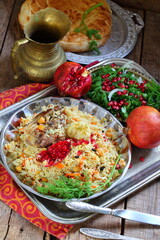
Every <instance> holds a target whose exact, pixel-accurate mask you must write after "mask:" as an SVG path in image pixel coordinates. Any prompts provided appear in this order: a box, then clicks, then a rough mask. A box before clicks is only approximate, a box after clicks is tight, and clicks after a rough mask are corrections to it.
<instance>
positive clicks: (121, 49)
mask: <svg viewBox="0 0 160 240" xmlns="http://www.w3.org/2000/svg"><path fill="white" fill-rule="evenodd" d="M107 3H108V4H109V6H110V8H111V10H112V32H111V36H110V38H109V40H108V41H107V42H106V44H104V45H103V46H102V47H100V48H99V50H100V51H101V54H100V55H97V54H95V53H93V52H83V53H74V52H66V57H67V59H68V60H70V61H74V62H79V63H82V64H88V63H91V62H94V61H102V60H104V59H107V58H115V57H124V56H126V55H127V54H129V53H130V52H131V51H132V49H133V48H134V46H135V44H136V41H137V35H138V33H139V32H140V31H141V29H142V28H143V26H144V23H143V20H142V18H141V17H140V16H139V15H138V14H136V13H133V12H130V11H125V10H124V9H122V8H121V7H120V6H119V5H117V4H116V3H114V2H112V1H110V0H107Z"/></svg>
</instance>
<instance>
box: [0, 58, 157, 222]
mask: <svg viewBox="0 0 160 240" xmlns="http://www.w3.org/2000/svg"><path fill="white" fill-rule="evenodd" d="M113 62H114V63H116V64H120V65H121V64H125V63H128V62H131V60H129V59H122V58H113V59H106V60H104V61H102V62H100V63H98V64H96V65H94V66H92V67H90V68H89V69H90V70H91V71H92V70H93V69H95V68H96V67H98V66H100V65H103V64H104V65H105V64H110V63H113ZM132 66H133V68H134V69H136V70H137V71H140V72H142V73H143V74H144V75H145V76H147V77H148V78H149V79H151V78H152V79H153V77H152V76H151V75H150V74H149V73H148V72H147V71H146V70H145V69H144V68H143V67H141V66H140V65H139V64H137V63H136V62H134V61H132ZM53 91H55V87H54V86H50V87H48V88H46V89H44V90H42V91H40V92H38V93H36V94H34V95H32V96H31V97H28V98H26V99H24V100H22V101H21V102H18V103H15V104H13V105H11V106H9V107H7V108H5V109H3V110H0V116H1V118H3V117H4V120H5V116H6V115H7V113H9V112H10V111H11V112H15V111H16V110H17V109H19V108H21V107H23V106H24V105H26V104H27V103H29V102H31V101H33V100H35V99H40V98H43V97H46V96H51V95H52V94H53ZM11 115H13V114H12V113H11ZM1 118H0V130H1V128H2V127H3V123H1ZM8 119H9V118H8ZM158 148H159V149H158V151H160V146H159V147H158ZM149 151H150V150H149ZM138 170H139V169H138ZM148 171H150V175H148ZM140 172H141V173H143V174H140ZM159 176H160V159H159V157H158V158H157V159H155V160H154V161H152V164H150V165H149V164H148V165H146V164H144V165H143V166H142V168H141V170H140V171H139V172H138V173H137V176H136V178H137V179H138V180H137V181H132V182H130V184H128V183H129V182H128V178H127V181H126V179H124V181H123V182H122V184H121V183H120V184H121V185H122V189H123V191H122V192H120V193H118V194H115V192H114V193H113V196H112V197H111V198H110V199H109V200H108V199H106V198H105V195H106V194H104V195H103V196H101V199H98V200H97V199H96V200H95V201H93V202H92V204H95V205H98V206H103V207H105V206H106V207H108V206H111V205H113V204H115V203H117V202H119V201H120V200H122V199H124V198H125V197H127V196H129V195H130V194H132V193H134V192H135V191H137V190H138V189H140V188H142V187H143V186H145V185H146V184H147V183H149V182H151V181H153V180H154V179H156V178H158V177H159ZM136 178H135V180H136ZM124 185H127V187H126V188H124ZM20 188H21V189H22V190H23V191H24V192H25V194H26V195H27V196H28V197H29V199H30V200H31V201H32V202H33V203H34V204H35V205H36V207H37V208H38V209H39V210H40V211H41V212H42V213H43V214H44V215H45V216H46V217H48V218H49V219H51V220H53V221H56V222H59V223H63V224H77V223H81V222H84V221H86V220H88V219H90V218H91V217H93V216H94V215H96V214H90V213H83V214H82V215H81V216H80V217H69V218H64V217H62V216H59V215H57V213H56V212H51V211H50V209H49V208H47V207H44V205H43V204H42V202H41V199H39V198H37V196H35V195H34V194H31V193H28V192H27V191H26V190H25V189H23V188H22V187H21V186H20ZM111 191H112V190H111ZM49 201H50V200H49ZM56 207H57V206H56ZM59 207H60V209H61V205H60V206H59ZM58 210H59V209H58ZM62 210H63V209H62ZM69 213H70V212H69ZM71 215H72V211H71Z"/></svg>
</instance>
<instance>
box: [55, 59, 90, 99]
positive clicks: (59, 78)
mask: <svg viewBox="0 0 160 240" xmlns="http://www.w3.org/2000/svg"><path fill="white" fill-rule="evenodd" d="M53 83H54V84H55V86H56V87H57V88H58V90H59V93H60V94H61V95H63V96H71V97H75V98H79V97H81V96H83V95H84V94H86V93H87V92H88V91H89V89H90V87H91V83H92V78H91V74H90V72H89V71H88V70H87V68H85V67H83V66H82V65H80V64H79V63H76V62H65V63H63V64H62V65H60V66H59V67H58V68H57V69H56V71H55V74H54V81H53Z"/></svg>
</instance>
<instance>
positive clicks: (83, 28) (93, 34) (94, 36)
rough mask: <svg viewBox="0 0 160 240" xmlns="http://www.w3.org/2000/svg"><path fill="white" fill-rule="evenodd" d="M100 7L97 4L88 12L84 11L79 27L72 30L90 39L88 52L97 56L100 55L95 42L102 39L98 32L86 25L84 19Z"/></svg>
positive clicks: (100, 4) (99, 4)
mask: <svg viewBox="0 0 160 240" xmlns="http://www.w3.org/2000/svg"><path fill="white" fill-rule="evenodd" d="M102 5H103V3H98V4H96V5H94V6H92V7H91V8H89V9H88V10H86V11H85V12H84V13H83V15H82V20H81V23H80V25H79V27H78V28H76V29H75V30H74V31H75V32H76V33H80V32H81V33H84V34H85V35H86V36H87V37H88V38H89V39H91V41H90V43H89V50H91V51H95V52H96V53H97V54H100V51H99V49H98V44H97V41H96V40H99V39H101V38H102V37H101V35H100V33H99V31H98V30H96V29H91V28H89V27H88V26H87V25H86V23H85V19H86V17H87V15H88V14H89V13H90V12H91V11H93V10H94V9H95V8H97V7H100V6H102Z"/></svg>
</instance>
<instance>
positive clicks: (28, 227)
mask: <svg viewBox="0 0 160 240" xmlns="http://www.w3.org/2000/svg"><path fill="white" fill-rule="evenodd" d="M22 2H23V0H0V18H1V24H0V92H1V91H3V90H5V89H9V88H13V87H16V86H20V85H22V84H24V83H26V82H24V81H21V82H20V81H18V80H17V81H16V80H14V79H13V70H12V65H11V59H10V51H11V47H12V46H13V43H14V42H15V40H17V39H19V38H21V37H22V36H23V33H22V31H21V29H20V27H19V24H18V21H17V14H18V12H19V9H20V6H21V4H22ZM116 2H119V4H120V3H122V4H123V6H124V7H129V6H130V7H134V9H132V11H134V12H136V13H138V14H140V15H141V16H142V18H143V19H144V23H145V28H144V29H143V31H142V32H141V33H140V34H139V36H138V40H137V44H136V46H135V48H134V49H133V51H132V52H131V53H130V54H129V55H128V56H126V58H128V59H132V60H134V61H136V62H137V63H139V64H141V65H142V66H143V67H144V68H145V69H146V70H147V71H148V72H149V73H150V74H151V75H152V76H153V77H154V78H155V79H157V80H160V31H159V22H160V11H158V9H160V4H159V1H158V0H157V1H153V0H152V1H140V0H139V1H120V0H117V1H116ZM133 2H134V3H135V4H134V5H133ZM151 2H152V4H151ZM125 3H126V5H125ZM129 3H130V5H129ZM136 3H137V4H136ZM145 3H146V4H147V7H145V6H146V5H145ZM155 4H156V6H157V7H156V9H155V8H154V6H155ZM159 191H160V183H159V180H158V179H157V180H155V181H153V182H152V183H150V184H148V185H146V186H145V187H143V188H142V189H140V190H138V191H137V192H135V193H134V194H132V195H131V196H129V197H127V198H126V199H124V200H123V201H121V202H120V203H118V204H116V205H115V206H113V207H114V208H127V209H133V210H134V209H135V210H138V211H143V212H148V213H152V214H158V215H160V194H159ZM80 227H95V228H100V229H106V230H109V231H112V232H115V233H121V234H124V235H126V236H132V237H137V238H138V237H139V238H142V239H145V240H151V239H152V240H158V239H160V228H159V227H155V226H148V225H145V224H139V223H133V222H129V221H122V220H121V219H119V218H114V217H111V216H106V215H97V216H96V217H94V218H92V219H90V220H89V221H87V222H84V223H81V224H78V225H76V226H75V227H74V228H73V229H72V230H71V231H70V233H69V234H68V235H67V237H66V238H65V240H79V239H80V240H90V239H93V238H89V237H86V236H84V235H82V234H80V233H79V228H80ZM35 239H38V240H56V238H55V237H54V236H51V235H49V234H48V233H45V232H44V231H42V230H41V229H39V228H38V227H36V226H34V225H33V224H31V223H30V222H28V221H27V220H25V219H23V218H22V217H21V216H20V215H18V214H17V213H16V212H14V211H12V210H11V209H10V208H9V207H8V206H6V205H5V204H4V203H3V202H0V240H35Z"/></svg>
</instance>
